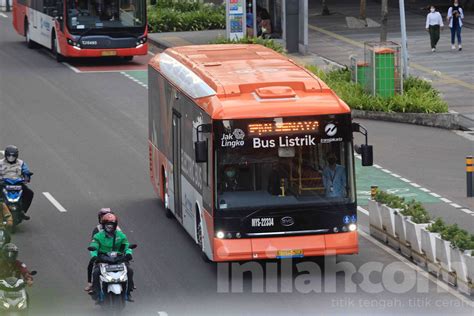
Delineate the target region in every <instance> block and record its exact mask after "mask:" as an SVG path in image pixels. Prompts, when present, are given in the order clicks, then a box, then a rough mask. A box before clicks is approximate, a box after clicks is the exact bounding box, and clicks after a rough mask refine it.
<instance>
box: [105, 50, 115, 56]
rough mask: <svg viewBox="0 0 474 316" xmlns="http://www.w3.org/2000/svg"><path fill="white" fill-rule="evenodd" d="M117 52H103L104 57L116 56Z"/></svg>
mask: <svg viewBox="0 0 474 316" xmlns="http://www.w3.org/2000/svg"><path fill="white" fill-rule="evenodd" d="M116 55H117V51H115V50H106V51H103V52H102V56H116Z"/></svg>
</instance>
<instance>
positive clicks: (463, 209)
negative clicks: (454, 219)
mask: <svg viewBox="0 0 474 316" xmlns="http://www.w3.org/2000/svg"><path fill="white" fill-rule="evenodd" d="M461 211H463V212H464V213H466V214H474V212H473V211H471V210H470V209H467V208H462V209H461Z"/></svg>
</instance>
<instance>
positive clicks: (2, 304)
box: [0, 271, 36, 315]
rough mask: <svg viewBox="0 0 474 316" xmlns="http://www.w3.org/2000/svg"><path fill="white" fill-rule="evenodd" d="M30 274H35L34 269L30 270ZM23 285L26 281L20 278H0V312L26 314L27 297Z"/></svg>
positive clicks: (27, 306)
mask: <svg viewBox="0 0 474 316" xmlns="http://www.w3.org/2000/svg"><path fill="white" fill-rule="evenodd" d="M31 275H36V271H31ZM25 287H26V282H25V280H23V279H22V278H16V277H9V278H6V279H1V280H0V314H4V313H5V314H8V315H14V314H15V313H17V314H19V315H27V314H28V308H29V299H28V294H27V293H26V289H25Z"/></svg>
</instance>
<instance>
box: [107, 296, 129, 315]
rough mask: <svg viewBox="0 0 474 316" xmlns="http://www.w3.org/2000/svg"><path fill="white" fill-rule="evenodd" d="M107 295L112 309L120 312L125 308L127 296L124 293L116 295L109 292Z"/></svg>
mask: <svg viewBox="0 0 474 316" xmlns="http://www.w3.org/2000/svg"><path fill="white" fill-rule="evenodd" d="M107 296H108V301H109V302H108V303H109V304H108V305H109V307H110V310H113V311H117V312H118V311H121V310H122V309H124V308H125V297H124V294H123V293H122V295H115V294H111V293H109V294H108V295H107Z"/></svg>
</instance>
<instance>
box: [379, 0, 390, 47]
mask: <svg viewBox="0 0 474 316" xmlns="http://www.w3.org/2000/svg"><path fill="white" fill-rule="evenodd" d="M380 22H381V23H380V24H381V26H380V41H381V42H385V41H387V22H388V0H382V19H381V21H380Z"/></svg>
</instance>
